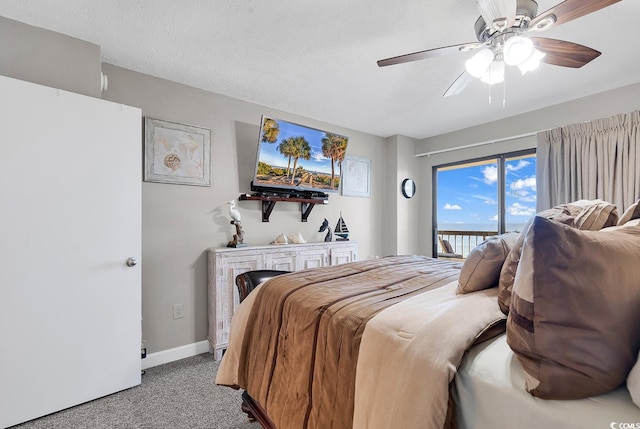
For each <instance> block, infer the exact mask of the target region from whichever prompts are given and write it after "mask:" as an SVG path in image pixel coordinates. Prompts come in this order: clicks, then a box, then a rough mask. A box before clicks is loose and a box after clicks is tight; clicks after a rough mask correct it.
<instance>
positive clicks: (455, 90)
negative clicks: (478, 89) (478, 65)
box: [442, 71, 473, 97]
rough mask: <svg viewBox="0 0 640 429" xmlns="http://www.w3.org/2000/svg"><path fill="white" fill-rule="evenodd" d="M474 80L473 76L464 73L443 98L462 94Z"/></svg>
mask: <svg viewBox="0 0 640 429" xmlns="http://www.w3.org/2000/svg"><path fill="white" fill-rule="evenodd" d="M472 80H473V76H471V75H470V74H469V73H467V72H466V71H463V72H462V74H461V75H460V76H458V78H457V79H456V80H454V81H453V83H452V84H451V85H450V86H449V88H448V89H447V90H446V91H445V93H444V94H443V95H442V96H443V97H450V96H452V95H457V94H460V93H461V92H462V90H463V89H465V88H466V87H467V85H469V83H470V82H471V81H472Z"/></svg>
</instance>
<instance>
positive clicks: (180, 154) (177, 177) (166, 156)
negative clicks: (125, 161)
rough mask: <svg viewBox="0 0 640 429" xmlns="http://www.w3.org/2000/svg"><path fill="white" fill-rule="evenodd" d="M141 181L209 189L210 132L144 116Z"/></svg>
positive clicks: (205, 129)
mask: <svg viewBox="0 0 640 429" xmlns="http://www.w3.org/2000/svg"><path fill="white" fill-rule="evenodd" d="M144 128H145V142H144V181H145V182H159V183H174V184H180V185H195V186H211V130H209V129H207V128H201V127H196V126H193V125H184V124H177V123H174V122H168V121H162V120H160V119H153V118H148V117H145V120H144Z"/></svg>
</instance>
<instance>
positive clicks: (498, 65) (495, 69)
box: [480, 61, 504, 85]
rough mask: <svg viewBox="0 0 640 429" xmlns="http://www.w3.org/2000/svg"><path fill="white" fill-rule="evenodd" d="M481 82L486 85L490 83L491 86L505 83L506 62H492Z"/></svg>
mask: <svg viewBox="0 0 640 429" xmlns="http://www.w3.org/2000/svg"><path fill="white" fill-rule="evenodd" d="M480 80H481V81H483V82H484V83H488V84H489V85H493V84H496V83H501V82H504V62H502V61H494V62H492V63H491V66H490V67H489V70H487V71H486V73H485V74H483V75H482V77H481V78H480Z"/></svg>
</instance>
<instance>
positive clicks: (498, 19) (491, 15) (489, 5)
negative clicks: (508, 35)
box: [478, 0, 517, 31]
mask: <svg viewBox="0 0 640 429" xmlns="http://www.w3.org/2000/svg"><path fill="white" fill-rule="evenodd" d="M516 4H517V2H516V0H478V9H480V13H481V14H482V17H483V18H484V21H485V22H486V23H492V25H494V26H495V25H496V24H497V25H498V26H499V27H502V28H508V27H510V26H511V25H513V21H514V20H515V17H516ZM496 30H498V31H502V30H499V29H498V28H496Z"/></svg>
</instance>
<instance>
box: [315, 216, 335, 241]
mask: <svg viewBox="0 0 640 429" xmlns="http://www.w3.org/2000/svg"><path fill="white" fill-rule="evenodd" d="M325 229H326V230H327V235H325V236H324V241H331V239H332V238H333V234H332V233H331V227H330V226H329V221H328V220H327V218H325V219H324V222H322V225H320V229H319V230H318V232H322V231H324V230H325Z"/></svg>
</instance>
